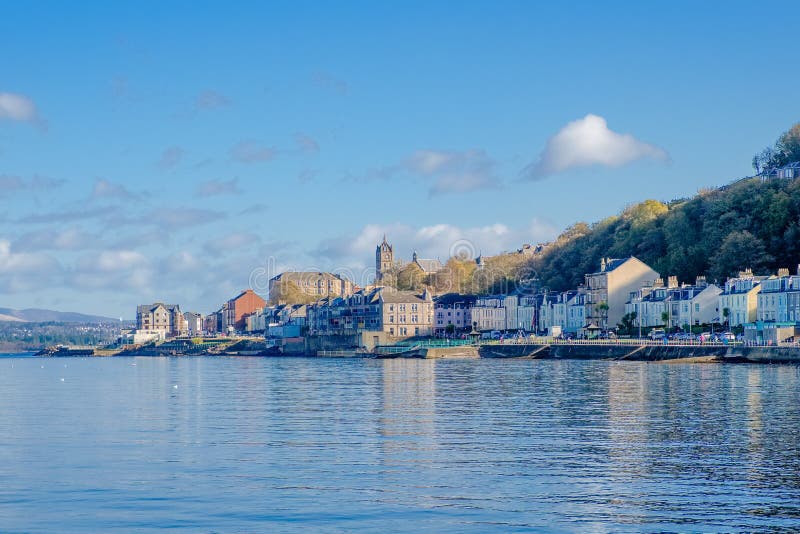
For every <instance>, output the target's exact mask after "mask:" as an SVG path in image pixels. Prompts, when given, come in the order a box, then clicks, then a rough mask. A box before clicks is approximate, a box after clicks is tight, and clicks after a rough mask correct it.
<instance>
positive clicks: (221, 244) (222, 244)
mask: <svg viewBox="0 0 800 534" xmlns="http://www.w3.org/2000/svg"><path fill="white" fill-rule="evenodd" d="M260 243H261V238H260V237H259V236H258V235H256V234H253V233H249V232H232V233H230V234H228V235H225V236H223V237H218V238H216V239H212V240H209V241H207V242H206V243H205V245H204V248H205V249H206V251H208V252H209V253H210V254H214V255H216V256H219V255H222V254H225V253H227V252H230V251H232V250H237V249H241V248H244V247H249V248H255V247H256V246H258V245H259V244H260Z"/></svg>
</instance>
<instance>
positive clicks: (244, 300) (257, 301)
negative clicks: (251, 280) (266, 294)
mask: <svg viewBox="0 0 800 534" xmlns="http://www.w3.org/2000/svg"><path fill="white" fill-rule="evenodd" d="M266 305H267V303H266V301H265V300H264V299H262V298H261V297H259V296H258V295H256V293H255V292H254V291H253V290H252V289H245V290H244V291H242V292H241V293H239V294H238V295H237V296H236V297H234V298H232V299H231V300H229V301H228V302H227V306H223V312H224V313H225V326H226V327H227V326H232V327H234V328H235V329H236V330H238V331H243V330H244V329H245V327H246V326H247V321H246V319H247V316H248V315H252V314H254V313H255V312H256V310H260V309H261V308H263V307H264V306H266Z"/></svg>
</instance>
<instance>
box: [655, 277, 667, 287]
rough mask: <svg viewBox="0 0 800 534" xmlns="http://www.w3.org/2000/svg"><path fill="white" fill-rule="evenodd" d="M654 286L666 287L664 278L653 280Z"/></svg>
mask: <svg viewBox="0 0 800 534" xmlns="http://www.w3.org/2000/svg"><path fill="white" fill-rule="evenodd" d="M653 287H664V279H663V278H656V279H655V281H654V282H653Z"/></svg>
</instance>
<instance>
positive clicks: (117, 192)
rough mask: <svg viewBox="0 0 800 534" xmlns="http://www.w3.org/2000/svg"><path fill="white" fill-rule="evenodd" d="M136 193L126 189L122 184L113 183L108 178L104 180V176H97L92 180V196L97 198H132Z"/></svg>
mask: <svg viewBox="0 0 800 534" xmlns="http://www.w3.org/2000/svg"><path fill="white" fill-rule="evenodd" d="M135 196H136V195H134V194H133V193H131V192H130V191H128V189H127V188H126V187H125V186H124V185H122V184H117V183H114V182H112V181H110V180H106V179H105V178H98V179H97V180H95V182H94V188H93V189H92V198H94V199H99V198H125V199H129V198H134V197H135Z"/></svg>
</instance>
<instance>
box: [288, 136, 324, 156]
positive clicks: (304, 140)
mask: <svg viewBox="0 0 800 534" xmlns="http://www.w3.org/2000/svg"><path fill="white" fill-rule="evenodd" d="M294 142H295V144H296V145H297V148H298V149H299V150H300V151H301V152H306V153H308V154H316V153H318V152H319V143H318V142H317V140H316V139H314V138H313V137H311V136H309V135H306V134H304V133H302V132H298V133H296V134H294Z"/></svg>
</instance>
